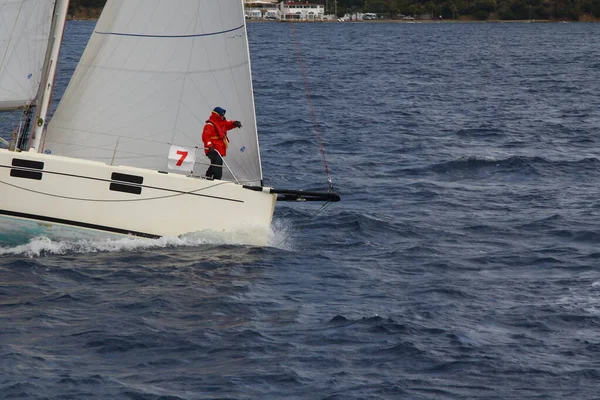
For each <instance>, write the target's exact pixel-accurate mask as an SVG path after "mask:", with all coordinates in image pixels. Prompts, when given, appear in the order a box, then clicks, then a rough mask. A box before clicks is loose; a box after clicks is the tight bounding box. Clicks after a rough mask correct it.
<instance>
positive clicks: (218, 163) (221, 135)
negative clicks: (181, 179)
mask: <svg viewBox="0 0 600 400" xmlns="http://www.w3.org/2000/svg"><path fill="white" fill-rule="evenodd" d="M241 127H242V123H241V122H240V121H229V120H227V119H225V110H224V109H223V108H221V107H215V109H214V110H212V112H211V113H210V117H209V118H208V120H207V121H206V125H204V130H203V131H202V141H203V142H204V152H205V154H206V155H207V157H208V158H209V159H210V166H209V167H208V169H207V170H206V178H208V179H221V177H222V176H223V157H225V156H226V155H227V146H228V145H229V138H228V137H227V132H228V131H230V130H231V129H233V128H241Z"/></svg>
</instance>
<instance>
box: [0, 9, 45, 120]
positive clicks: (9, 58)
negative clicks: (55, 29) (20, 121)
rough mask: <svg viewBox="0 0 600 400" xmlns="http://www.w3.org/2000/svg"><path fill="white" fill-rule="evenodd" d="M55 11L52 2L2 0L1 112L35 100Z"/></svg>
mask: <svg viewBox="0 0 600 400" xmlns="http://www.w3.org/2000/svg"><path fill="white" fill-rule="evenodd" d="M53 10H54V1H53V0H0V110H7V109H15V108H19V107H23V106H25V105H27V104H30V103H32V102H33V101H34V100H35V99H36V96H37V92H38V87H39V84H40V82H41V80H42V75H43V67H44V57H45V54H46V49H47V48H48V38H49V36H50V27H51V24H52V14H53Z"/></svg>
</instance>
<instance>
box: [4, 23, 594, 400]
mask: <svg viewBox="0 0 600 400" xmlns="http://www.w3.org/2000/svg"><path fill="white" fill-rule="evenodd" d="M93 26H94V23H93V22H69V24H68V26H67V35H66V40H65V47H64V49H63V52H62V55H61V64H60V66H61V70H60V72H59V79H58V85H59V93H58V94H57V99H59V98H60V92H61V91H62V90H64V88H65V87H66V84H67V83H68V79H69V76H70V74H71V73H72V72H73V70H74V68H75V65H76V63H77V61H78V59H79V56H80V54H81V52H82V51H83V46H84V45H85V42H86V40H87V38H88V36H89V34H90V33H91V30H92V29H93ZM248 31H249V38H250V47H251V49H250V50H251V57H252V63H253V72H254V89H255V96H256V106H257V119H258V126H259V132H260V134H261V136H260V140H261V151H262V158H263V167H264V175H265V181H266V184H269V185H272V186H275V187H285V188H300V189H315V190H316V189H319V190H323V189H326V188H327V181H326V174H325V163H324V161H323V158H322V156H321V152H320V146H319V136H318V135H317V131H318V133H319V134H320V135H321V136H322V141H323V145H324V149H325V152H324V153H325V157H326V163H327V167H328V169H329V170H330V172H331V176H332V179H333V182H334V185H335V188H336V190H338V191H339V192H340V194H341V195H342V202H340V203H337V204H334V205H331V206H329V207H327V208H326V209H325V210H323V211H322V212H319V211H320V205H315V204H290V203H284V204H281V205H278V207H277V209H276V213H275V219H274V223H273V230H274V234H273V236H274V237H273V243H272V245H271V246H268V247H252V246H247V245H243V244H240V243H243V240H242V239H241V238H238V237H214V236H212V237H211V236H201V235H199V236H195V237H189V238H185V239H175V238H167V239H161V240H156V241H149V240H129V239H128V240H116V241H108V240H107V241H93V240H92V241H90V240H88V241H85V240H82V241H71V242H69V241H64V242H52V241H49V240H47V239H44V238H39V239H37V240H34V241H33V242H31V243H27V244H22V245H15V246H12V247H1V248H0V399H45V400H64V399H77V400H80V399H135V400H159V399H160V400H180V399H181V400H183V399H185V400H191V399H329V400H333V399H344V400H346V399H598V398H600V383H599V382H600V335H599V331H600V200H599V199H600V46H598V43H600V25H598V24H580V23H564V24H561V23H554V24H542V23H510V24H508V23H507V24H501V23H474V24H459V23H456V24H450V23H427V24H426V23H423V24H419V23H374V24H361V23H339V24H298V25H295V26H291V25H289V24H284V23H251V24H249V26H248ZM294 33H295V34H294ZM304 76H306V82H307V83H308V85H305V81H304ZM307 87H308V90H309V93H310V101H308V99H307V96H306V94H307ZM311 104H312V107H310V105H311ZM315 121H316V122H317V125H315ZM315 126H316V127H315Z"/></svg>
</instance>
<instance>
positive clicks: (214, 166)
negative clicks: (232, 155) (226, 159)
mask: <svg viewBox="0 0 600 400" xmlns="http://www.w3.org/2000/svg"><path fill="white" fill-rule="evenodd" d="M206 156H207V157H208V158H209V159H210V167H208V169H207V170H206V177H207V178H212V179H221V177H222V176H223V159H222V158H221V156H220V155H219V153H217V152H216V151H215V150H211V151H209V152H208V154H207V155H206Z"/></svg>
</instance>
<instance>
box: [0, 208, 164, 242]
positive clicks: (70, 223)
mask: <svg viewBox="0 0 600 400" xmlns="http://www.w3.org/2000/svg"><path fill="white" fill-rule="evenodd" d="M0 215H6V216H9V217H16V218H24V219H30V220H33V221H43V222H50V223H55V224H62V225H68V226H76V227H79V228H87V229H95V230H97V231H104V232H110V233H120V234H122V235H132V236H138V237H144V238H149V239H158V238H160V235H153V234H150V233H144V232H135V231H130V230H127V229H119V228H113V227H110V226H103V225H96V224H88V223H86V222H79V221H71V220H68V219H61V218H53V217H46V216H44V215H35V214H25V213H20V212H15V211H8V210H0Z"/></svg>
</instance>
